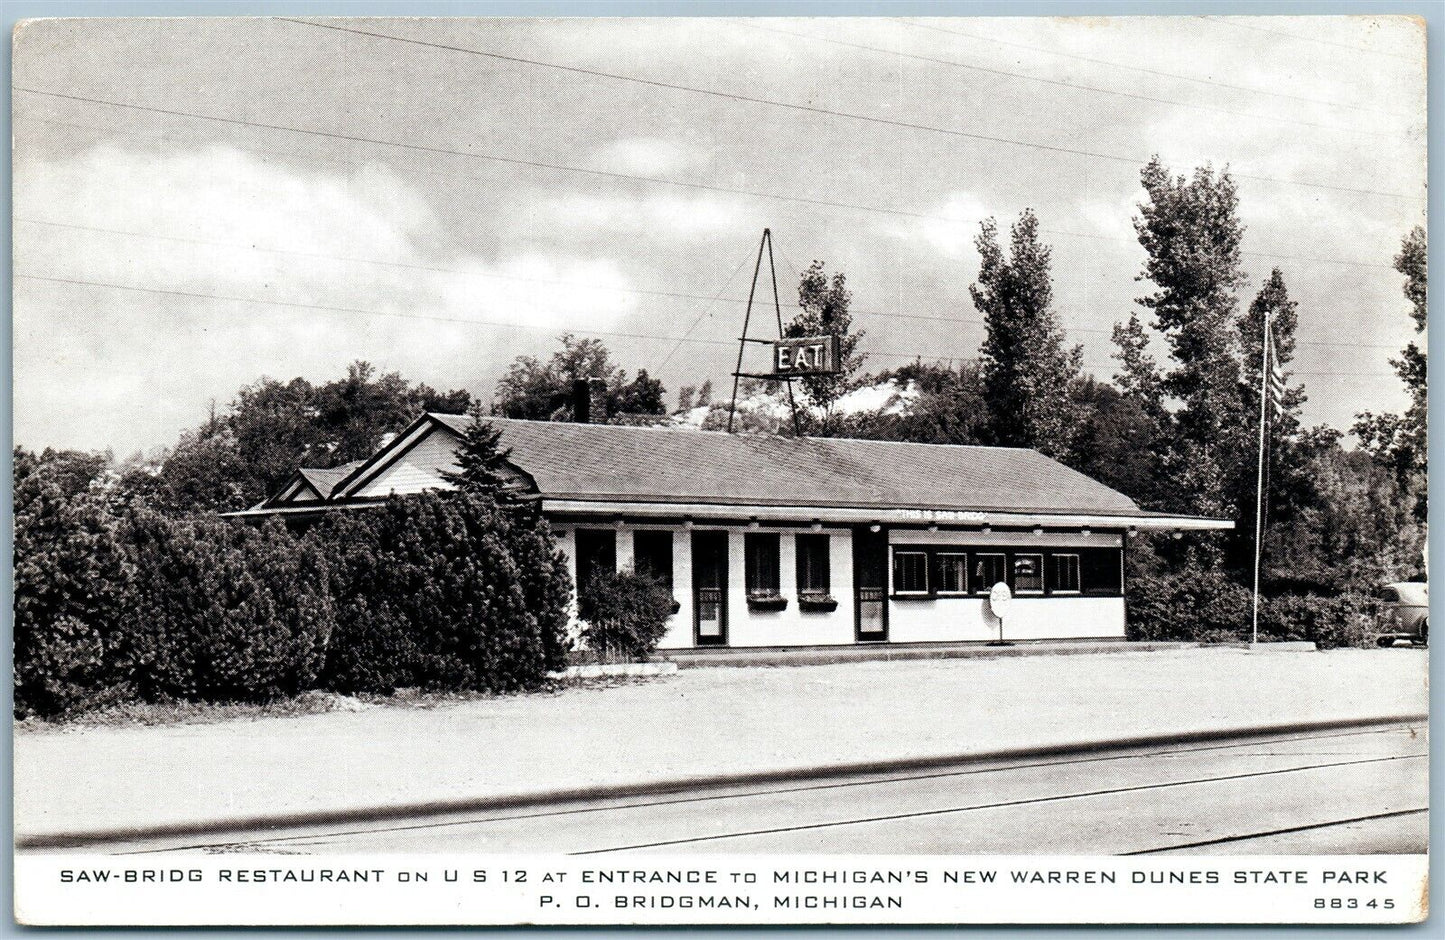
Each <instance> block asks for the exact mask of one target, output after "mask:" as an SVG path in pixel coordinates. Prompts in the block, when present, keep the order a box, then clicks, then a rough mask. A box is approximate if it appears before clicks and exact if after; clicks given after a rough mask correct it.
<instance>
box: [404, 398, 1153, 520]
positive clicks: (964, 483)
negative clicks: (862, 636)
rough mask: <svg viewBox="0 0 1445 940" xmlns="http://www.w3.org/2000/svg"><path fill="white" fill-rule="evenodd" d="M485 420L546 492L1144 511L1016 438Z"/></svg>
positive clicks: (640, 498)
mask: <svg viewBox="0 0 1445 940" xmlns="http://www.w3.org/2000/svg"><path fill="white" fill-rule="evenodd" d="M428 417H429V418H430V419H432V420H434V421H435V422H437V423H438V424H440V425H442V426H443V427H445V428H447V429H448V430H450V431H452V432H454V433H458V434H460V433H461V432H462V431H463V430H465V428H466V426H467V422H468V420H469V419H468V418H467V417H466V416H465V415H446V414H432V415H429V416H428ZM491 420H492V422H493V423H494V424H495V425H496V426H497V427H498V428H499V429H500V430H501V432H502V445H503V446H504V447H509V448H511V451H512V456H511V462H512V463H513V464H515V465H516V466H517V467H519V468H521V469H522V470H524V471H526V473H527V474H528V475H530V476H531V477H532V479H533V480H535V481H536V486H537V491H538V492H539V494H540V495H541V496H542V497H543V499H544V500H545V499H548V498H551V499H577V500H592V501H599V500H600V501H628V502H657V503H706V504H715V505H756V506H835V507H868V508H898V509H949V510H999V511H1006V512H1045V513H1098V514H1108V515H1138V516H1145V515H1149V514H1148V513H1144V512H1143V511H1141V510H1140V509H1139V507H1138V506H1137V505H1136V504H1135V503H1134V501H1133V500H1132V499H1130V498H1129V497H1127V496H1125V495H1124V494H1122V493H1120V492H1118V491H1116V490H1113V489H1110V488H1109V487H1107V486H1105V485H1104V484H1102V483H1100V482H1098V481H1097V480H1094V479H1092V478H1090V477H1087V476H1085V475H1084V474H1082V473H1079V472H1078V471H1076V470H1071V469H1069V468H1068V467H1066V466H1064V465H1063V464H1061V463H1059V462H1058V461H1055V460H1051V459H1050V458H1048V457H1045V456H1044V455H1043V454H1040V453H1038V452H1037V451H1032V450H1026V449H1022V448H1012V447H974V446H959V445H950V444H908V443H898V442H892V441H861V440H850V439H844V438H791V437H781V436H777V435H771V434H724V433H720V432H716V431H694V430H684V429H680V428H664V427H629V426H618V425H602V424H569V423H561V422H546V421H514V420H509V419H504V418H494V419H491Z"/></svg>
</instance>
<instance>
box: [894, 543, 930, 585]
mask: <svg viewBox="0 0 1445 940" xmlns="http://www.w3.org/2000/svg"><path fill="white" fill-rule="evenodd" d="M893 593H894V594H927V593H928V553H927V552H899V551H895V552H894V553H893Z"/></svg>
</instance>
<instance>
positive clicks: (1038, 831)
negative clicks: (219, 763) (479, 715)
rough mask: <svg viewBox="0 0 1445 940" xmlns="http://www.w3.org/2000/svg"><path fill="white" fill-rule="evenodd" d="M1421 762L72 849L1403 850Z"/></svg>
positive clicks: (993, 768)
mask: <svg viewBox="0 0 1445 940" xmlns="http://www.w3.org/2000/svg"><path fill="white" fill-rule="evenodd" d="M1427 754H1428V748H1427V744H1426V739H1425V731H1424V728H1423V727H1411V726H1406V725H1400V726H1388V727H1379V728H1367V729H1358V728H1357V729H1351V730H1339V731H1332V732H1330V731H1326V732H1320V731H1317V732H1311V733H1304V734H1296V735H1276V736H1272V737H1256V738H1247V739H1238V740H1231V741H1222V742H1215V743H1210V744H1196V745H1179V746H1174V747H1155V748H1149V749H1136V750H1121V751H1112V752H1106V753H1096V754H1090V755H1078V756H1072V757H1059V758H1049V759H1039V760H1029V761H1018V760H1015V761H1008V762H992V763H979V762H966V763H960V764H959V765H958V766H957V767H949V768H943V769H936V770H931V771H928V772H901V773H898V774H891V775H890V774H876V775H871V776H866V777H856V778H847V779H842V780H839V779H830V780H826V781H812V782H810V781H808V780H799V781H797V782H795V783H791V784H771V785H759V786H752V787H733V788H717V789H711V790H702V791H697V792H694V793H691V794H687V795H673V796H652V797H636V798H632V799H622V800H610V801H602V802H591V803H571V804H565V805H557V806H554V807H544V808H531V809H512V810H497V811H493V812H469V813H464V814H455V815H451V816H435V815H433V816H427V817H425V818H417V819H415V820H402V821H398V820H387V821H378V822H376V823H374V824H367V823H351V824H345V825H330V826H315V827H311V828H308V829H296V830H290V831H284V832H272V833H266V834H256V835H254V836H247V837H239V838H238V837H236V836H225V837H220V836H217V837H210V838H204V837H189V838H171V839H167V840H153V841H149V842H138V843H129V844H115V845H109V846H93V847H90V848H89V849H88V850H87V851H102V852H154V851H175V850H185V851H194V852H212V853H214V852H278V853H299V854H306V853H315V852H327V853H371V852H378V853H379V852H502V853H524V852H537V853H577V854H599V853H636V852H649V851H653V852H729V853H772V852H798V853H805V852H811V853H858V854H868V853H904V854H1042V853H1048V854H1110V855H1114V854H1119V855H1122V854H1165V853H1173V854H1181V853H1182V854H1188V853H1197V854H1226V853H1244V854H1315V853H1381V852H1384V853H1413V852H1424V851H1425V849H1426V838H1427V828H1428V819H1427V815H1426V812H1425V810H1426V807H1427V795H1428V783H1427V765H1428V756H1427Z"/></svg>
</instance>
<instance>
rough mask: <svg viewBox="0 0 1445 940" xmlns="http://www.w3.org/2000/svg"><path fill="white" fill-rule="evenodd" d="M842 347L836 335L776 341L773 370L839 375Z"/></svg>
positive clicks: (780, 374)
mask: <svg viewBox="0 0 1445 940" xmlns="http://www.w3.org/2000/svg"><path fill="white" fill-rule="evenodd" d="M842 363H843V356H842V350H841V347H840V345H839V342H838V337H836V336H793V337H789V338H788V339H780V340H777V341H775V342H774V343H773V374H774V375H776V376H778V377H779V378H782V377H784V376H798V375H837V374H839V373H840V372H842V371H843V364H842Z"/></svg>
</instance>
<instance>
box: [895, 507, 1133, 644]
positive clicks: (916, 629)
mask: <svg viewBox="0 0 1445 940" xmlns="http://www.w3.org/2000/svg"><path fill="white" fill-rule="evenodd" d="M888 542H889V544H890V545H959V546H965V545H966V546H994V545H996V546H999V547H1001V548H1006V549H1013V550H1025V551H1027V550H1029V549H1037V550H1039V551H1048V550H1050V549H1059V548H1119V547H1121V546H1122V545H1123V544H1124V539H1123V536H1122V535H1120V534H1119V533H1117V532H1090V533H1088V534H1087V535H1086V534H1084V533H1083V532H1045V533H1043V534H1042V535H1035V534H1034V533H1033V532H988V533H984V532H976V531H973V532H946V531H938V532H929V531H928V530H927V529H893V530H891V531H890V532H889V533H888ZM892 571H893V567H892V561H891V559H890V562H889V574H888V577H889V579H890V584H889V591H890V593H891V591H892V584H891V580H892V577H893V573H892ZM1003 635H1004V639H1006V640H1046V639H1060V640H1063V639H1086V638H1087V639H1093V638H1098V637H1107V638H1122V637H1123V636H1124V599H1123V598H1122V597H1087V596H1074V595H1071V596H1064V597H1030V596H1017V597H1015V598H1014V599H1013V605H1012V607H1011V608H1010V610H1009V616H1008V618H1007V619H1006V620H1005V622H1004V632H1003ZM998 636H999V624H998V620H997V619H995V618H994V616H993V614H992V613H990V611H989V608H988V600H987V598H984V597H939V598H929V599H919V600H912V599H908V600H899V599H891V600H890V601H889V606H888V639H889V641H890V642H893V643H939V642H949V641H965V640H996V639H998Z"/></svg>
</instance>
